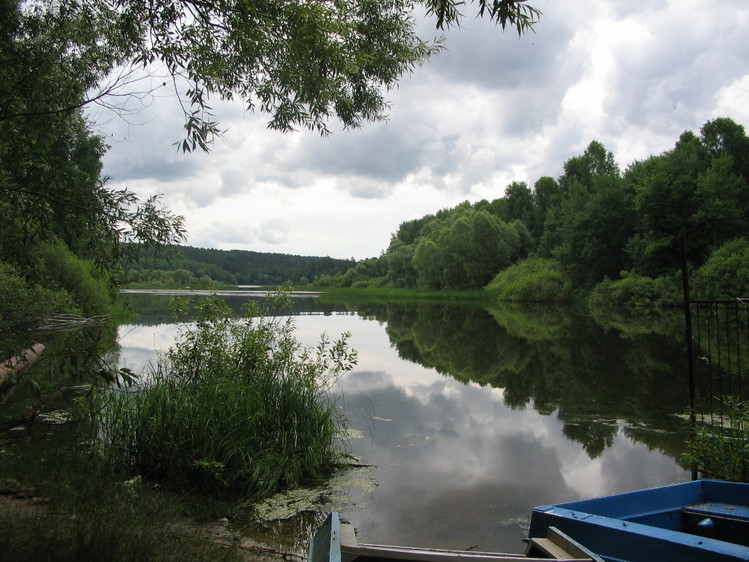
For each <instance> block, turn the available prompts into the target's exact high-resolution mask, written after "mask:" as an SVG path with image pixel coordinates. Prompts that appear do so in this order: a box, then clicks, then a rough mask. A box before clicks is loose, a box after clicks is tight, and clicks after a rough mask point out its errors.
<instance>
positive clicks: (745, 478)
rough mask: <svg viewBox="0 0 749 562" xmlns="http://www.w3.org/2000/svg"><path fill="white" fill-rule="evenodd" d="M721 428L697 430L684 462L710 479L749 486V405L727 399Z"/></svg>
mask: <svg viewBox="0 0 749 562" xmlns="http://www.w3.org/2000/svg"><path fill="white" fill-rule="evenodd" d="M724 412H725V415H724V418H723V419H722V420H721V423H720V424H719V425H718V424H704V425H701V426H699V427H697V430H696V432H695V435H694V436H693V438H692V439H691V440H690V441H689V443H688V444H687V451H686V453H684V455H683V456H682V461H684V462H686V463H692V464H693V465H694V466H696V468H697V470H699V471H700V472H701V473H702V474H704V475H705V476H706V477H709V478H717V479H720V480H729V481H733V482H749V402H746V401H742V400H739V399H737V398H734V397H729V398H728V399H726V401H725V404H724Z"/></svg>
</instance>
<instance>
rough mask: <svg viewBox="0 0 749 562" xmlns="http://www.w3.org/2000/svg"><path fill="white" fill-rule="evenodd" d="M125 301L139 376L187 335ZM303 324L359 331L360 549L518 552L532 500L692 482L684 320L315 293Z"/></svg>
mask: <svg viewBox="0 0 749 562" xmlns="http://www.w3.org/2000/svg"><path fill="white" fill-rule="evenodd" d="M129 297H130V300H131V303H132V305H133V307H134V308H135V309H136V310H140V311H142V312H143V314H142V316H141V317H140V318H139V321H138V322H137V323H133V324H127V325H122V326H121V327H120V334H121V347H122V357H121V361H122V362H123V364H125V365H126V366H128V367H130V368H131V369H133V370H136V371H137V370H139V369H140V368H141V366H142V365H143V364H144V363H145V362H147V361H148V360H150V359H152V358H153V357H154V355H155V353H156V351H157V350H165V349H166V348H167V347H168V346H169V344H170V343H171V342H172V341H173V338H174V337H175V334H176V333H177V326H176V325H175V324H173V323H171V322H170V321H169V314H168V310H167V305H168V301H169V298H168V297H167V296H165V295H129ZM245 298H250V297H248V296H246V295H245V296H237V297H231V298H230V302H231V303H232V305H233V306H238V303H239V302H240V301H241V300H242V299H245ZM293 314H294V315H295V323H296V326H297V337H298V339H300V340H301V341H302V342H305V343H308V344H310V345H313V344H315V343H316V342H317V340H318V338H319V335H320V334H321V333H323V332H326V333H327V334H329V335H330V336H331V337H333V338H334V337H336V336H337V335H339V334H340V333H342V332H350V333H351V340H350V343H351V346H352V347H353V348H355V349H357V350H358V352H359V363H358V366H357V367H356V368H355V369H354V370H353V371H352V372H351V373H349V374H347V375H346V376H344V377H343V378H342V379H341V380H340V381H338V383H337V385H336V392H337V393H338V394H339V395H340V398H339V404H340V407H341V408H342V409H343V410H344V412H345V414H346V416H347V417H348V419H349V424H350V427H351V428H352V429H353V430H354V434H355V435H356V437H354V438H352V439H351V440H350V448H351V452H352V454H354V455H355V456H357V457H360V458H361V459H362V461H363V462H364V463H368V464H372V465H375V468H373V469H370V470H369V471H368V472H367V474H366V478H367V479H370V480H372V481H374V482H376V485H375V486H370V487H368V488H364V489H362V488H361V487H358V486H356V487H352V488H351V489H349V490H348V491H347V493H348V496H349V500H350V503H349V507H348V508H347V509H345V510H344V511H343V512H342V513H341V516H342V517H343V518H344V519H346V520H349V521H351V522H352V523H353V525H354V526H355V527H356V528H357V531H358V536H359V541H360V542H370V543H389V544H403V545H422V546H432V547H436V548H455V549H464V548H468V547H477V548H478V549H480V550H493V551H508V552H519V551H521V550H522V548H523V545H522V542H521V540H522V538H523V537H524V536H525V535H526V533H527V528H528V521H529V516H530V512H531V510H532V508H533V507H534V506H536V505H540V504H547V503H557V502H561V501H570V500H575V499H580V498H585V497H592V496H598V495H603V494H610V493H616V492H621V491H626V490H632V489H636V488H643V487H649V486H658V485H663V484H670V483H674V482H679V481H684V480H688V479H689V474H688V471H687V470H685V468H683V467H681V466H680V465H679V464H678V462H677V459H678V456H679V454H680V453H681V451H682V449H683V443H684V441H685V439H686V431H685V425H684V422H683V420H682V418H681V415H682V414H683V413H684V411H685V409H686V405H687V399H688V389H687V381H686V367H685V360H684V351H683V344H682V342H681V331H680V330H681V326H680V324H679V318H678V316H677V317H675V318H670V319H668V318H667V319H666V320H665V321H664V320H663V319H660V320H659V321H658V322H652V323H648V322H643V321H642V320H638V321H637V322H627V320H626V319H623V318H619V317H613V316H611V315H608V316H607V317H606V318H605V319H603V320H600V319H599V320H598V321H594V320H593V319H592V318H589V317H581V316H576V315H573V314H571V313H570V311H567V310H554V311H549V310H544V309H541V310H538V311H535V312H528V311H520V310H517V309H511V308H503V309H493V310H484V309H483V308H481V307H478V306H465V305H446V304H438V305H435V304H414V303H389V304H382V303H380V304H362V303H356V304H352V303H346V304H324V303H321V302H320V300H319V299H317V298H316V297H314V296H310V295H306V296H303V297H300V298H297V299H294V309H293ZM305 539H306V537H305Z"/></svg>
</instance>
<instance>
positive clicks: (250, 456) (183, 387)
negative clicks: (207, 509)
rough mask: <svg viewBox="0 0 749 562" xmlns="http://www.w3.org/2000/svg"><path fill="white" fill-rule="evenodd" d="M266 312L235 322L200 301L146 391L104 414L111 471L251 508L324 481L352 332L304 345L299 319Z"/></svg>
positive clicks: (333, 450) (220, 305)
mask: <svg viewBox="0 0 749 562" xmlns="http://www.w3.org/2000/svg"><path fill="white" fill-rule="evenodd" d="M285 298H286V295H283V294H282V295H280V297H279V298H278V299H276V301H275V302H274V303H273V305H272V306H273V308H275V307H277V306H278V305H279V302H278V300H279V299H280V300H281V301H283V300H284V299H285ZM270 312H271V311H270V310H267V309H260V308H258V307H257V305H253V306H252V307H251V308H249V309H247V310H246V311H245V316H244V318H242V319H232V318H231V316H230V310H229V309H228V307H227V306H226V305H225V303H224V302H223V301H221V300H219V299H209V300H207V301H204V302H202V303H201V305H200V308H199V310H198V318H197V320H196V321H195V322H194V323H189V324H185V325H184V327H183V329H182V331H181V334H180V336H179V338H178V340H177V342H176V343H175V344H174V346H173V347H172V348H171V349H170V350H169V351H168V352H167V353H166V354H165V355H164V356H163V357H161V358H160V360H159V361H158V362H157V363H156V364H155V366H154V367H153V369H152V372H151V377H150V378H151V381H150V383H149V384H148V385H147V386H145V387H143V388H140V389H139V390H137V391H136V392H126V393H122V394H121V395H119V396H117V397H116V398H115V399H113V400H111V402H109V404H108V406H107V408H106V410H105V412H104V415H103V416H101V424H102V425H101V435H102V436H103V437H104V442H105V445H104V447H103V452H104V455H105V457H106V458H107V460H108V461H109V462H110V463H111V464H112V465H113V467H114V468H117V469H125V470H129V471H131V472H138V473H140V474H142V475H144V476H146V477H148V478H152V479H156V480H160V481H163V482H165V483H167V484H169V485H171V486H174V487H175V488H177V489H180V490H198V491H200V492H203V493H209V494H219V495H231V496H236V495H241V496H243V497H252V498H259V497H266V496H268V495H271V494H273V493H275V492H276V491H279V490H281V489H284V488H287V487H293V486H297V485H300V484H303V483H306V482H309V481H316V480H320V479H322V478H324V477H326V476H327V475H329V474H330V472H331V471H332V470H333V469H334V467H335V466H336V462H337V461H338V458H339V451H338V449H337V444H336V435H337V434H339V430H340V425H341V424H342V423H343V420H342V419H341V417H340V414H339V412H338V410H337V409H336V407H335V403H334V400H333V397H332V395H331V393H330V386H331V381H332V380H334V379H335V378H336V377H337V376H339V375H340V374H341V373H343V372H345V371H347V370H349V369H350V368H352V367H353V365H354V364H355V361H356V353H355V352H353V351H350V350H349V349H348V347H347V345H346V340H347V337H348V335H347V334H344V335H343V336H342V337H341V339H340V340H338V341H336V342H332V343H331V342H330V341H329V340H328V339H327V338H326V337H325V336H323V337H322V338H321V340H320V344H319V345H318V346H317V347H316V348H308V347H306V346H303V345H301V344H300V343H299V342H298V341H297V340H296V339H295V337H294V334H293V323H292V321H291V320H290V319H288V318H283V317H280V316H273V315H271V314H270Z"/></svg>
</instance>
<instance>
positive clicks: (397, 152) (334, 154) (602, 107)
mask: <svg viewBox="0 0 749 562" xmlns="http://www.w3.org/2000/svg"><path fill="white" fill-rule="evenodd" d="M532 3H533V4H534V5H536V6H537V7H539V8H540V9H541V10H542V11H543V12H544V15H543V17H542V19H541V22H540V23H539V24H538V25H537V26H536V30H535V33H531V34H528V35H526V36H524V37H522V38H518V37H517V34H516V33H515V32H514V31H512V30H507V31H505V32H502V31H501V29H500V28H497V27H496V26H495V25H494V24H492V23H491V22H488V21H486V20H482V19H476V18H474V13H475V11H472V10H470V8H471V6H470V5H468V6H466V7H465V11H466V12H467V13H469V15H468V16H467V18H466V19H465V20H464V26H463V28H462V29H453V30H450V31H448V32H446V33H445V36H446V46H447V49H446V50H445V51H444V52H441V53H439V54H438V55H436V56H435V57H433V58H432V60H431V61H429V62H427V63H426V65H424V66H423V67H421V68H417V69H416V70H415V71H414V72H413V73H412V74H411V75H409V76H405V77H403V79H402V80H401V81H400V83H399V86H398V88H396V89H394V90H393V91H392V92H390V93H389V99H390V101H391V108H390V114H389V118H388V120H387V121H386V122H381V123H369V124H365V125H364V126H363V128H362V129H360V130H353V131H341V130H338V128H337V127H335V126H333V131H334V132H333V134H332V135H331V136H330V137H325V138H323V137H320V136H319V135H318V134H316V133H313V132H308V131H302V132H299V133H294V134H290V135H282V134H280V133H277V132H274V131H269V130H267V128H266V122H267V116H265V115H262V114H259V113H252V112H247V111H245V108H244V107H243V106H242V104H241V103H233V102H220V101H217V100H211V101H212V102H213V105H214V106H215V108H216V116H217V118H218V119H219V120H220V121H221V124H222V126H224V127H226V128H227V129H228V131H227V133H226V135H225V136H224V138H223V139H221V140H220V141H219V142H218V143H217V144H216V145H215V147H214V149H213V151H212V152H211V154H208V155H204V154H199V153H193V154H188V155H182V154H180V153H178V152H177V151H176V149H175V147H174V146H173V142H174V141H175V140H178V139H179V137H180V135H181V133H182V116H181V110H180V109H179V107H178V106H177V105H175V103H176V102H175V100H174V99H169V98H164V99H161V98H159V99H155V100H154V103H153V104H152V105H151V106H150V107H148V108H147V109H146V110H144V112H143V113H142V114H141V115H139V116H138V119H139V122H140V123H142V125H138V126H129V125H127V124H125V123H120V125H118V127H119V128H116V127H115V128H114V129H112V131H111V132H110V133H109V134H108V138H110V139H112V141H111V142H110V144H112V148H111V150H110V152H109V154H108V155H107V156H106V159H105V170H104V171H105V173H106V174H109V175H111V176H113V178H114V180H113V183H112V184H111V185H112V186H113V187H122V186H127V187H131V188H132V189H134V190H136V191H137V192H138V193H142V194H152V193H156V192H163V193H164V194H165V200H166V202H167V203H168V204H169V205H171V206H173V207H174V208H175V210H176V211H178V212H180V213H182V214H185V215H186V216H187V221H188V222H187V224H188V229H189V232H190V238H189V240H188V243H191V244H195V245H204V246H208V245H216V244H220V245H222V247H226V246H225V245H227V244H237V247H242V248H245V249H256V250H259V251H285V252H287V253H296V254H299V253H307V252H314V255H333V256H335V257H349V256H352V255H353V256H355V257H357V258H363V257H369V256H372V255H377V254H379V252H380V251H381V250H383V249H385V247H386V246H387V243H388V240H389V236H390V234H391V233H392V232H393V230H394V229H395V228H397V225H398V224H400V223H401V222H403V221H405V220H409V219H412V218H417V217H419V216H423V215H425V214H428V213H434V212H435V211H437V210H439V209H440V208H444V207H446V206H453V205H456V204H458V203H459V202H461V201H463V200H465V199H468V200H471V201H476V200H479V199H482V198H486V199H494V198H496V197H500V196H502V194H503V190H504V188H505V186H506V185H507V184H508V183H510V182H512V181H527V182H528V183H529V184H531V185H532V184H533V183H534V182H535V181H536V180H537V179H538V178H539V177H541V176H552V177H557V176H558V175H559V174H561V172H562V166H563V164H564V162H565V161H566V160H567V159H569V158H571V157H573V156H575V155H578V154H581V153H582V152H583V150H585V147H586V146H587V145H588V144H589V143H590V141H592V140H594V139H595V140H599V141H601V142H602V143H603V144H604V145H605V146H606V148H607V149H608V150H610V151H612V152H613V153H614V156H615V158H616V159H617V161H618V162H619V164H620V166H622V167H625V166H627V165H628V164H630V163H631V162H632V161H634V160H635V159H642V158H645V157H647V156H649V155H650V154H658V153H661V152H663V151H664V150H668V149H670V148H671V147H672V146H673V144H674V142H675V141H676V139H677V138H678V136H679V134H680V133H682V132H683V131H685V130H695V131H696V130H698V129H699V128H700V126H701V125H702V124H703V123H704V122H705V121H707V120H709V119H713V118H715V117H719V116H728V117H731V118H733V119H735V120H737V121H738V122H739V123H742V124H744V125H747V124H749V109H747V107H749V103H747V102H748V100H747V93H746V92H747V91H749V42H747V41H745V40H744V35H745V31H746V29H747V27H749V5H744V4H742V3H736V2H731V1H729V0H716V1H711V2H708V1H707V0H689V1H681V0H680V1H675V0H647V1H646V0H635V1H631V2H622V1H618V0H605V1H601V2H595V3H591V2H584V1H583V0H568V1H566V2H563V3H562V2H553V1H551V0H534V1H533V2H532ZM419 26H420V31H421V34H422V36H424V37H433V36H435V35H438V33H437V32H436V31H435V29H434V21H433V20H431V21H427V20H423V21H420V22H419ZM375 244H379V246H377V247H376V246H375Z"/></svg>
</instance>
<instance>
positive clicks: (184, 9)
mask: <svg viewBox="0 0 749 562" xmlns="http://www.w3.org/2000/svg"><path fill="white" fill-rule="evenodd" d="M422 3H423V4H424V5H425V7H426V8H427V11H428V12H429V13H432V14H434V15H435V16H436V17H437V26H438V27H440V28H442V27H443V26H449V25H453V24H458V23H459V22H460V20H461V17H462V16H461V14H460V13H459V12H458V9H457V8H458V6H459V5H460V4H462V2H458V1H457V0H425V1H424V2H422ZM416 4H418V2H412V1H407V0H338V1H336V2H317V1H284V0H275V1H273V0H265V1H260V2H246V1H242V0H222V1H220V2H204V1H202V0H159V1H157V2H153V1H150V0H84V1H81V2H64V3H55V2H46V3H21V2H14V1H13V0H4V10H3V14H2V23H3V26H4V30H3V35H4V36H5V38H6V39H7V38H10V39H12V40H13V42H15V44H16V45H17V46H18V47H19V51H21V52H22V53H21V54H25V55H28V57H30V58H31V59H32V60H33V62H34V64H26V63H27V62H29V61H28V60H26V59H27V58H28V57H21V58H20V61H22V62H21V63H20V64H19V65H18V66H17V67H15V70H14V72H11V73H8V74H10V75H11V76H9V77H10V80H7V81H6V82H4V84H5V87H4V88H3V89H2V93H0V99H3V101H4V102H5V105H6V107H7V109H6V111H4V112H3V114H4V118H7V117H8V116H12V115H18V114H19V112H18V111H17V110H16V109H14V108H13V104H12V103H10V104H8V100H16V99H19V98H21V97H25V96H24V95H23V94H21V92H23V91H24V89H25V85H26V84H28V83H44V84H46V85H47V86H48V87H47V93H48V94H49V95H46V96H41V97H39V98H37V100H36V101H37V102H38V103H36V104H35V107H34V108H33V111H35V112H37V113H44V114H50V113H56V112H63V111H70V110H71V109H73V108H77V107H80V106H81V105H84V104H86V103H91V102H94V101H98V102H104V100H106V99H110V100H111V98H107V94H111V93H112V92H113V91H117V92H122V91H123V90H121V89H119V86H121V85H122V84H121V83H118V81H117V80H115V81H114V82H108V83H107V82H106V78H107V77H109V76H111V75H112V72H113V71H115V70H116V69H118V68H128V67H129V68H135V69H140V70H144V71H151V70H153V69H154V68H157V67H162V68H164V69H165V71H166V73H167V75H168V78H167V79H166V80H164V82H163V84H164V85H165V86H166V84H167V83H168V84H170V87H171V88H173V90H174V91H175V92H176V93H177V96H178V99H179V101H180V103H181V104H182V107H183V110H184V115H185V139H184V141H183V142H182V143H181V148H182V149H183V150H186V151H189V150H194V149H196V148H198V147H199V148H202V149H204V150H205V149H207V148H208V146H209V144H210V142H211V141H212V139H213V138H214V137H215V136H216V135H218V134H219V133H220V126H219V123H218V122H217V121H215V120H214V119H213V116H212V110H211V107H210V97H211V96H217V97H219V98H221V99H227V100H228V99H233V98H235V97H237V98H239V99H241V100H242V101H243V102H244V104H245V106H246V107H247V108H248V109H249V110H251V111H252V110H255V109H259V110H260V111H262V112H264V113H267V114H269V115H270V122H269V125H270V127H272V128H274V129H278V130H280V131H291V130H294V129H296V128H309V129H313V130H317V131H320V132H321V133H327V132H329V129H328V124H329V122H330V121H331V120H332V119H334V118H335V119H337V120H339V121H340V122H341V123H342V124H343V126H344V127H357V126H359V125H360V124H361V123H362V122H364V121H368V120H378V119H382V118H383V117H384V115H385V114H386V112H387V109H388V104H387V101H386V99H385V92H387V91H388V90H389V89H391V88H393V87H394V86H395V85H396V84H397V81H398V80H399V78H400V77H401V76H402V75H403V74H405V73H407V72H410V71H411V70H413V69H414V68H415V67H416V66H417V65H419V64H421V63H423V62H424V61H425V60H426V59H427V58H428V57H429V56H430V55H432V54H433V53H435V52H437V51H438V50H439V48H440V45H439V43H427V42H425V41H422V40H421V39H419V38H418V36H417V35H416V25H415V21H414V17H413V15H412V10H413V8H414V6H415V5H416ZM479 14H480V15H485V16H488V17H489V18H491V19H492V20H494V21H496V22H497V23H498V24H500V25H501V26H502V27H503V28H505V27H506V26H507V25H512V26H515V27H516V29H517V31H518V33H523V32H525V31H526V30H527V29H530V28H531V27H532V26H533V24H534V23H535V20H536V19H537V18H538V16H540V12H539V11H538V10H537V9H535V8H533V7H532V6H529V5H527V4H525V3H524V2H521V1H518V0H494V1H493V2H487V1H486V0H479ZM5 60H9V61H12V60H13V59H12V58H9V59H5V58H4V62H5ZM55 65H56V66H58V67H59V72H58V81H59V80H62V81H64V82H65V84H63V87H62V88H59V89H57V88H55V87H54V86H55V85H56V84H55V81H49V80H47V79H46V78H45V76H46V74H47V72H48V69H49V68H50V67H52V66H55ZM57 85H59V84H57ZM68 85H72V86H74V87H72V88H67V87H65V86H68ZM97 87H98V89H96V90H94V91H95V92H96V93H94V94H93V95H86V94H83V95H76V94H78V93H80V92H87V91H91V90H92V89H94V88H97Z"/></svg>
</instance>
